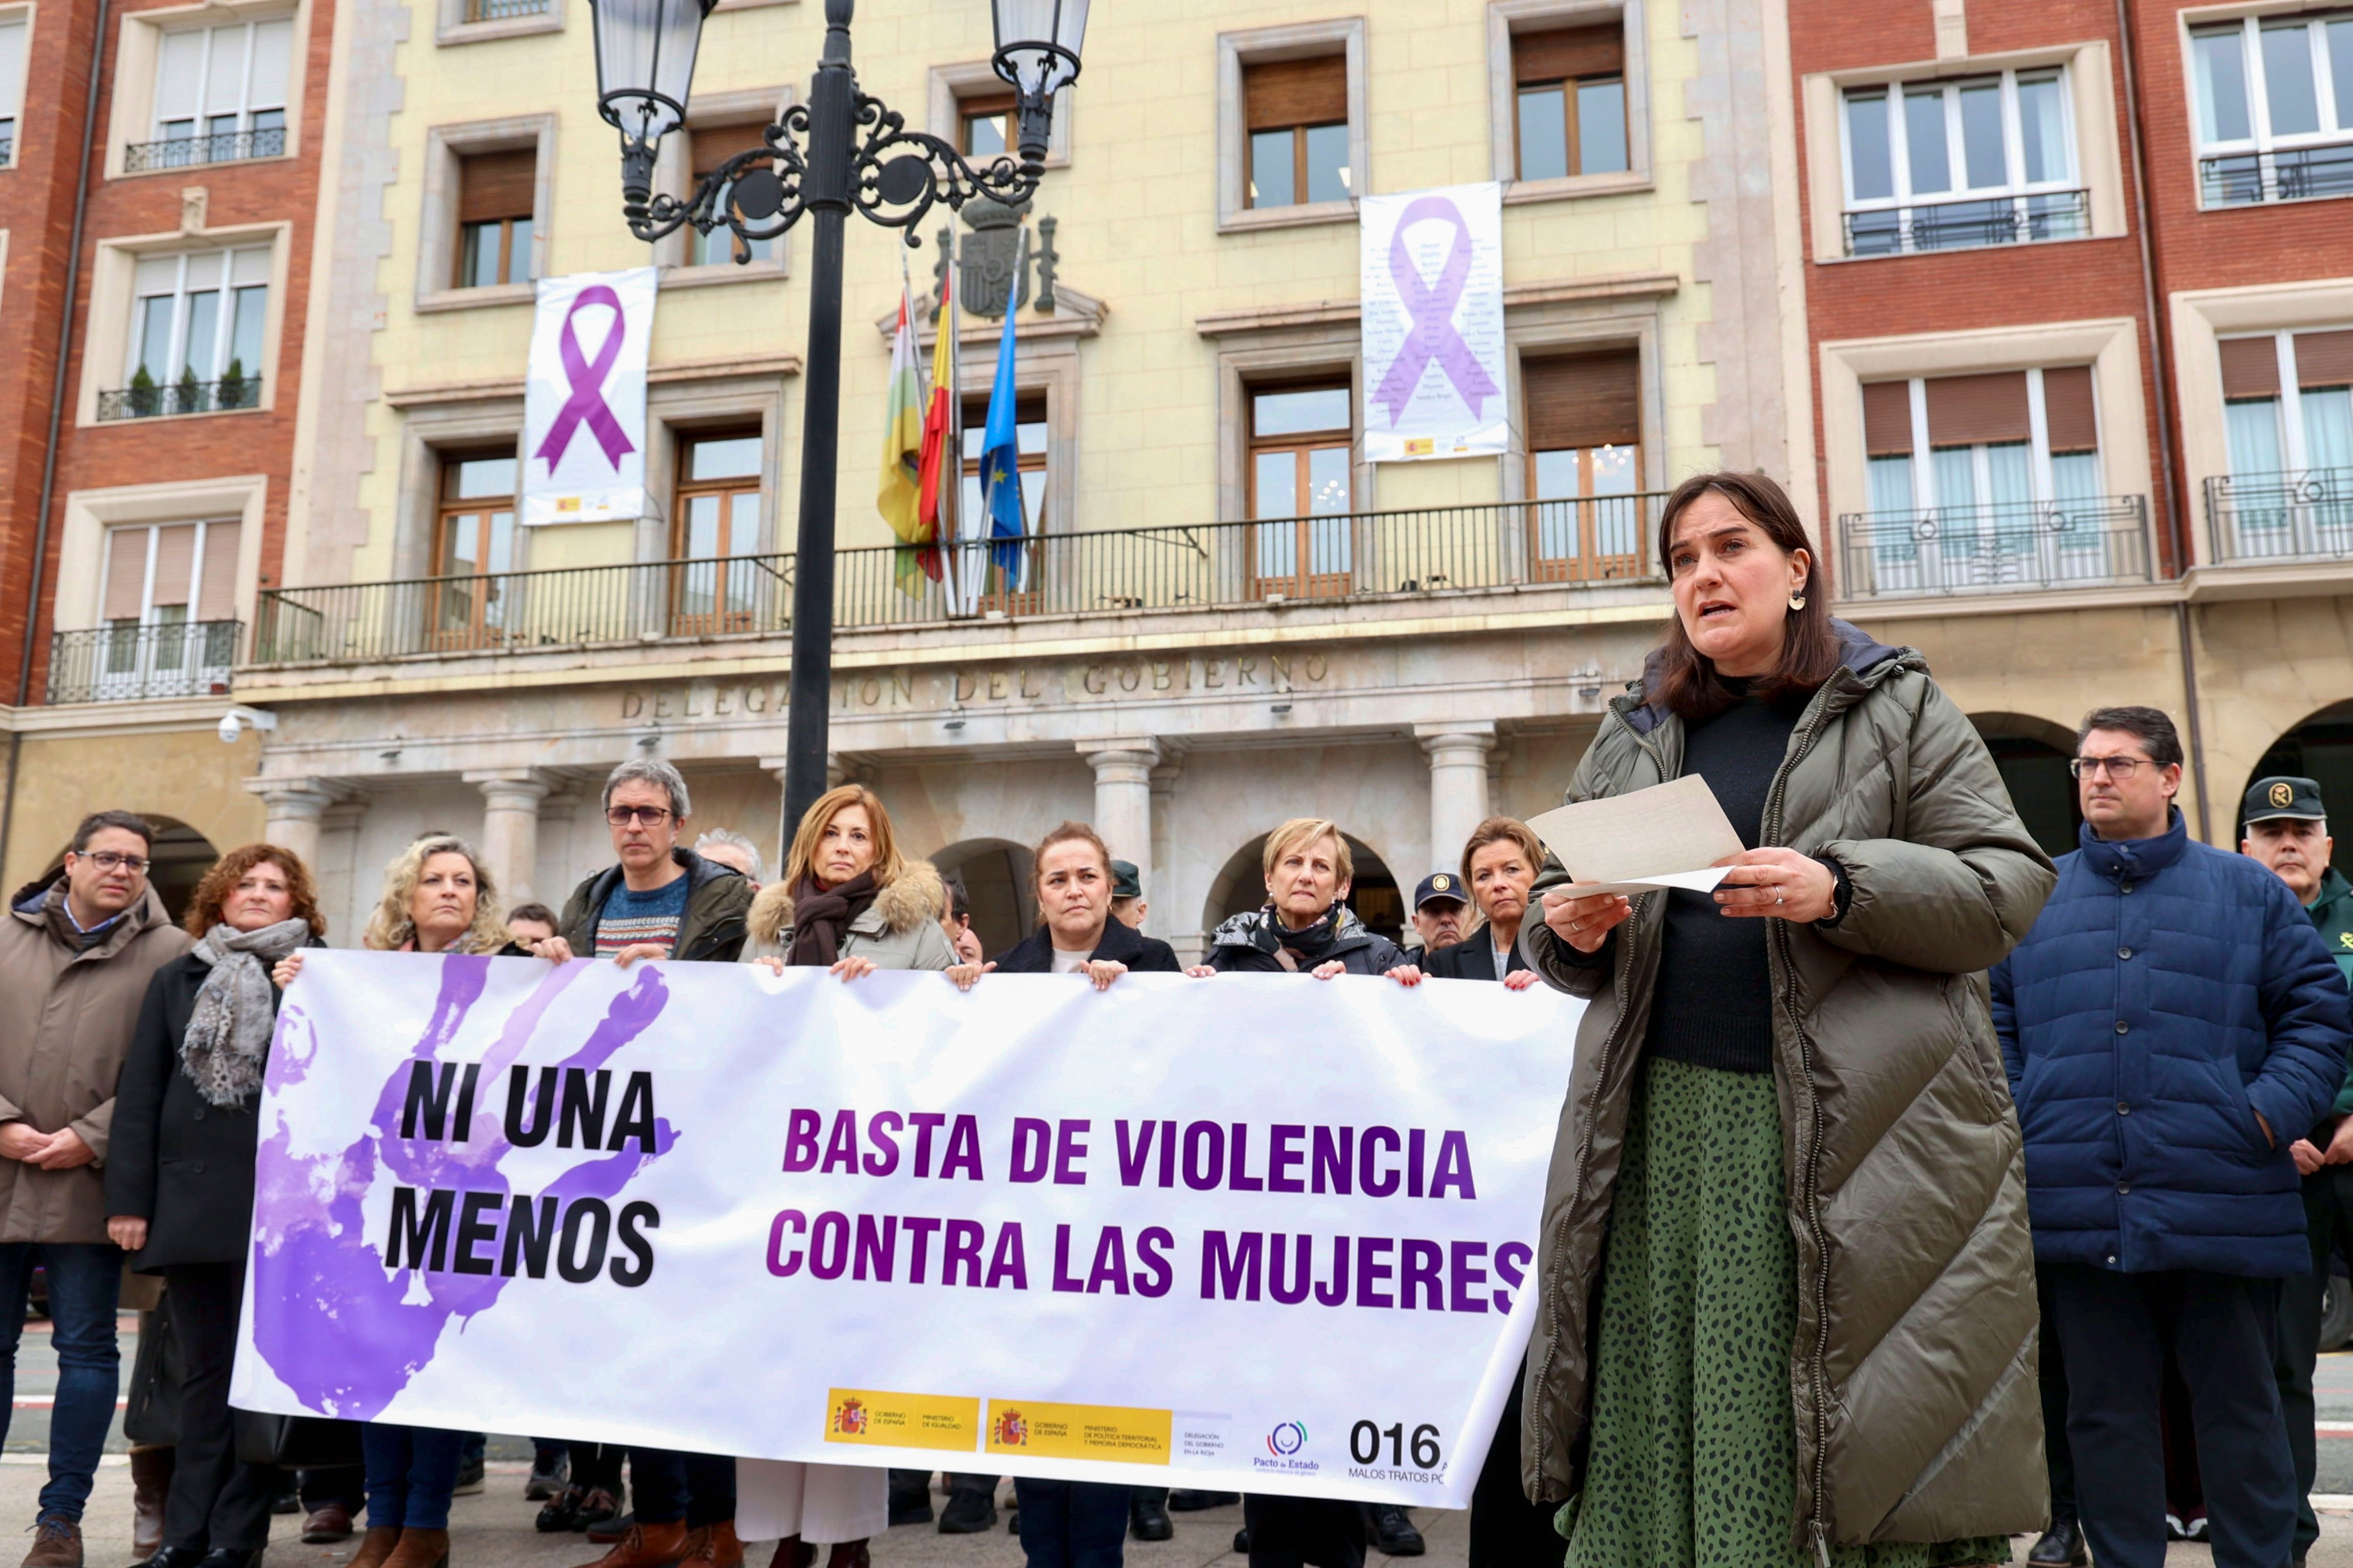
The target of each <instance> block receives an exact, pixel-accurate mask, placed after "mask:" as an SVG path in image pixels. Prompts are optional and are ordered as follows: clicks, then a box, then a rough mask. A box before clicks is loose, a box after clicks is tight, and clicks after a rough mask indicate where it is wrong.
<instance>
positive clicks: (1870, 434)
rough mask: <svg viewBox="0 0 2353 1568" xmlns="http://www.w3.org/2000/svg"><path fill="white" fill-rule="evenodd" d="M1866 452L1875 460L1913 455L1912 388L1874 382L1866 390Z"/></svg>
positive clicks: (1863, 404) (1902, 384)
mask: <svg viewBox="0 0 2353 1568" xmlns="http://www.w3.org/2000/svg"><path fill="white" fill-rule="evenodd" d="M1862 445H1863V450H1864V451H1865V452H1867V453H1869V454H1870V455H1871V456H1872V457H1874V458H1908V457H1910V456H1911V455H1912V384H1911V383H1910V382H1908V381H1873V382H1868V383H1866V384H1864V386H1863V389H1862Z"/></svg>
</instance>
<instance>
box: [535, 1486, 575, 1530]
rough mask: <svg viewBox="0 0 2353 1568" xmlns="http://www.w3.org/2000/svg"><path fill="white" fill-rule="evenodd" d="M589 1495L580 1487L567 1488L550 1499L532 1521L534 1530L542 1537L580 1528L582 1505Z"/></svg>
mask: <svg viewBox="0 0 2353 1568" xmlns="http://www.w3.org/2000/svg"><path fill="white" fill-rule="evenodd" d="M587 1495H588V1494H587V1493H586V1492H585V1491H582V1490H581V1489H579V1488H578V1487H575V1486H567V1487H565V1488H564V1489H562V1490H561V1491H559V1492H557V1493H556V1494H555V1495H554V1497H552V1498H550V1499H548V1500H547V1506H546V1507H545V1508H543V1509H541V1510H539V1517H538V1518H537V1519H535V1520H533V1521H532V1528H533V1529H534V1530H536V1531H539V1532H540V1533H541V1534H542V1535H556V1534H561V1533H563V1532H565V1531H574V1530H577V1529H579V1528H580V1503H581V1500H582V1499H584V1498H586V1496H587Z"/></svg>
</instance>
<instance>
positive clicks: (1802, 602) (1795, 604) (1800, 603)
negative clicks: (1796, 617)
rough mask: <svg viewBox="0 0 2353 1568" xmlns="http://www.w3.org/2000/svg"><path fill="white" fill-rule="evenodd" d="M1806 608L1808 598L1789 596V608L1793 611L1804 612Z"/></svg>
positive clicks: (1800, 595) (1796, 595)
mask: <svg viewBox="0 0 2353 1568" xmlns="http://www.w3.org/2000/svg"><path fill="white" fill-rule="evenodd" d="M1805 607H1806V596H1805V595H1803V594H1792V595H1789V608H1790V609H1791V610H1792V611H1797V610H1802V609H1804V608H1805Z"/></svg>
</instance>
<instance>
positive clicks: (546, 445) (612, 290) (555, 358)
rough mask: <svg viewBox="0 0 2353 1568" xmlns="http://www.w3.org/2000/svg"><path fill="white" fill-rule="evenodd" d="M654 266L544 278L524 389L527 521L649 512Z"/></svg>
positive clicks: (631, 517) (606, 518) (626, 517)
mask: <svg viewBox="0 0 2353 1568" xmlns="http://www.w3.org/2000/svg"><path fill="white" fill-rule="evenodd" d="M658 276H659V274H658V273H657V271H656V269H655V268H650V267H640V268H634V269H632V270H630V271H628V272H576V273H574V274H572V275H571V276H570V277H566V278H543V279H540V283H539V304H538V309H537V311H536V313H535V314H534V315H533V318H532V328H531V374H530V379H529V380H528V381H527V382H526V383H525V384H524V391H523V444H522V457H523V462H522V487H521V489H522V521H523V522H525V523H530V524H544V523H554V522H611V521H635V520H636V519H637V518H638V517H641V516H643V515H644V513H645V510H646V489H645V486H646V461H645V446H646V353H647V349H648V347H649V344H650V343H651V342H652V340H653V327H654V295H655V283H656V279H657V278H658Z"/></svg>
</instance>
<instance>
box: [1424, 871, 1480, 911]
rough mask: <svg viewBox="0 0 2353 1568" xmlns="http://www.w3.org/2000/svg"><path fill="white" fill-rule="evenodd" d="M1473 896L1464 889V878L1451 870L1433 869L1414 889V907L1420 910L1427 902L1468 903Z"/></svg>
mask: <svg viewBox="0 0 2353 1568" xmlns="http://www.w3.org/2000/svg"><path fill="white" fill-rule="evenodd" d="M1470 901H1471V896H1470V895H1469V894H1468V893H1465V892H1464V891H1463V890H1462V879H1461V878H1460V877H1458V876H1456V875H1455V874H1454V873H1453V872H1451V871H1432V872H1431V873H1430V875H1429V876H1427V877H1424V878H1423V879H1421V882H1420V884H1419V886H1417V887H1416V888H1415V889H1414V890H1413V907H1414V909H1415V910H1417V911H1419V910H1420V909H1421V908H1422V907H1423V906H1424V905H1427V904H1467V903H1469V902H1470Z"/></svg>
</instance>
